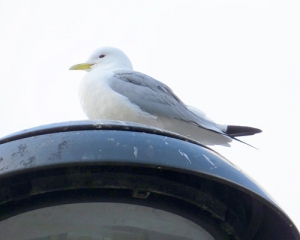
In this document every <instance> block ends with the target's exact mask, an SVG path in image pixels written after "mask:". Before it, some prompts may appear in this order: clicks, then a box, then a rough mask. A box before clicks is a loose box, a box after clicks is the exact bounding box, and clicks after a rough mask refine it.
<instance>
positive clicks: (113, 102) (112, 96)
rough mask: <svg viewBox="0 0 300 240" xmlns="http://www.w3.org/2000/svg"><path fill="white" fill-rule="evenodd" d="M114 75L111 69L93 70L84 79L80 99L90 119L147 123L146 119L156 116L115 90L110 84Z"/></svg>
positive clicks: (80, 89)
mask: <svg viewBox="0 0 300 240" xmlns="http://www.w3.org/2000/svg"><path fill="white" fill-rule="evenodd" d="M112 76H113V73H112V72H110V71H109V72H107V71H102V72H98V71H91V72H89V73H87V74H86V75H85V77H84V78H83V79H82V81H81V84H80V88H79V99H80V103H81V106H82V108H83V110H84V112H85V114H86V115H87V116H88V118H89V119H94V120H96V119H109V120H120V121H132V122H140V123H145V121H144V120H147V119H149V118H150V119H154V118H156V117H155V116H152V115H150V114H148V113H146V112H144V111H142V110H141V109H140V108H139V107H138V106H137V105H135V104H132V103H131V102H130V101H129V100H128V99H127V97H125V96H123V95H121V94H119V93H117V92H115V91H113V90H112V89H111V87H110V86H109V81H112Z"/></svg>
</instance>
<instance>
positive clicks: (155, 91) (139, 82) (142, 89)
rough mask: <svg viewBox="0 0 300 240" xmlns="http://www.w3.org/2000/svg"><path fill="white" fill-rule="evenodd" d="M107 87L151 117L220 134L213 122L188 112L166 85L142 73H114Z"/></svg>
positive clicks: (121, 71) (120, 71) (118, 71)
mask: <svg viewBox="0 0 300 240" xmlns="http://www.w3.org/2000/svg"><path fill="white" fill-rule="evenodd" d="M109 85H110V87H111V88H112V89H113V90H114V91H116V92H118V93H119V94H121V95H123V96H125V97H127V98H128V99H129V100H130V101H131V102H132V103H134V104H136V105H137V106H139V107H140V108H141V109H142V110H144V111H145V112H148V113H150V114H152V115H155V116H164V117H168V118H174V119H178V120H182V121H185V122H191V123H194V124H196V125H198V126H199V127H203V128H206V129H209V130H212V131H215V132H219V133H222V131H221V130H220V129H219V128H217V127H216V125H215V124H214V123H213V122H211V121H209V120H207V119H205V118H203V117H202V116H198V115H196V114H195V113H193V112H191V111H190V110H188V108H187V107H186V105H185V104H184V103H183V102H182V101H181V100H180V99H179V98H178V97H177V96H176V95H175V94H174V93H173V91H172V90H171V89H170V88H169V87H168V86H167V85H165V84H163V83H161V82H159V81H157V80H155V79H154V78H152V77H150V76H147V75H145V74H143V73H140V72H135V71H124V70H117V71H114V76H113V77H112V78H111V79H110V81H109Z"/></svg>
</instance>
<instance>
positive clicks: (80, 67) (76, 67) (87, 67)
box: [69, 63, 94, 70]
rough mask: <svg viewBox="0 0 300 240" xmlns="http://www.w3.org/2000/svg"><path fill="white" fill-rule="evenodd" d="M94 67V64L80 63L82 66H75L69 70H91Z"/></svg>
mask: <svg viewBox="0 0 300 240" xmlns="http://www.w3.org/2000/svg"><path fill="white" fill-rule="evenodd" d="M92 65H94V64H91V63H80V64H76V65H73V66H72V67H70V68H69V70H90V69H91V66H92Z"/></svg>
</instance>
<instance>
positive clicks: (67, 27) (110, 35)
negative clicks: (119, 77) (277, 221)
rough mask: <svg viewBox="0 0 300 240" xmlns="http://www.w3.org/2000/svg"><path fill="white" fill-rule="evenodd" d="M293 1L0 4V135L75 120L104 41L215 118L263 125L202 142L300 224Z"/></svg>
mask: <svg viewBox="0 0 300 240" xmlns="http://www.w3.org/2000/svg"><path fill="white" fill-rule="evenodd" d="M299 26H300V1H299V0H295V1H289V0H287V1H276V0H270V1H267V0H257V1H255V0H252V1H241V0H236V1H234V0H226V1H224V0H222V1H221V0H220V1H218V0H215V1H206V0H197V1H174V0H170V1H167V0H165V1H154V0H151V1H138V0H136V1H121V0H120V1H112V0H109V1H103V0H102V1H87V0H85V1H82V0H80V1H76V0H72V1H66V0H65V1H55V0H52V1H41V0H36V1H16V0H10V1H3V0H2V1H0V34H1V37H0V69H1V71H0V123H1V128H0V137H3V136H5V135H8V134H10V133H13V132H16V131H19V130H23V129H26V128H30V127H34V126H39V125H44V124H48V123H53V122H62V121H70V120H81V119H86V116H85V115H84V113H83V112H82V110H81V107H80V105H79V100H78V96H77V92H78V85H79V82H80V80H81V79H82V77H83V76H84V74H85V72H81V71H68V69H69V67H70V66H71V65H74V64H77V63H81V62H84V61H85V60H86V59H87V58H88V56H89V55H90V53H91V52H92V51H93V50H94V49H95V48H97V47H101V46H114V47H118V48H120V49H122V50H123V51H124V52H125V53H126V54H127V55H128V56H129V58H130V59H131V61H132V63H133V66H134V69H135V70H137V71H140V72H143V73H146V74H148V75H150V76H152V77H154V78H156V79H158V80H160V81H162V82H164V83H165V84H167V85H169V86H170V87H171V88H172V89H173V91H174V92H175V93H176V94H177V95H178V96H179V97H180V98H181V99H182V100H183V101H184V102H185V103H187V104H189V105H193V106H195V107H197V108H199V109H201V110H203V111H204V112H206V113H207V114H208V116H209V117H210V118H212V119H214V120H215V121H216V122H218V123H224V124H235V125H248V126H253V127H258V128H261V129H262V130H263V131H264V132H263V133H262V134H258V135H255V136H251V137H244V138H242V140H244V141H246V142H247V143H250V144H251V145H254V146H255V147H257V148H259V150H255V149H253V148H250V147H248V146H246V145H243V144H241V143H239V142H235V143H233V144H232V147H231V148H225V147H214V149H216V150H217V151H218V152H220V153H221V154H222V155H224V156H225V157H226V158H228V159H229V160H230V161H232V162H233V163H235V164H236V165H238V166H239V167H240V168H242V169H243V171H244V172H246V173H247V174H248V175H250V176H251V177H252V178H253V179H254V180H255V181H256V182H258V183H259V184H260V185H261V186H262V187H263V188H264V189H265V190H266V191H267V192H268V193H270V195H271V196H273V197H274V199H275V200H276V201H277V202H278V204H279V205H280V206H281V207H282V208H283V209H284V211H285V212H286V213H287V214H288V215H289V216H290V218H291V219H292V220H293V221H294V223H295V224H296V225H297V226H298V229H299V228H300V204H299V203H300V194H299V190H300V177H299V175H300V174H299V170H300V158H299V151H298V148H299V139H298V138H299V136H300V127H299V126H300V110H299V103H300V94H299V93H300V27H299Z"/></svg>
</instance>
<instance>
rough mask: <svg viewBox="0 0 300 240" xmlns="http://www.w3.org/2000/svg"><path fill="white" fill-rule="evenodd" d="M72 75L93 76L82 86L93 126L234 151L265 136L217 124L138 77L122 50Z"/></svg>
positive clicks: (107, 52)
mask: <svg viewBox="0 0 300 240" xmlns="http://www.w3.org/2000/svg"><path fill="white" fill-rule="evenodd" d="M70 70H86V71H88V73H87V74H86V75H85V76H84V78H83V79H82V81H81V83H80V88H79V98H80V103H81V106H82V108H83V111H84V112H85V114H86V115H87V117H88V118H89V119H91V120H99V119H106V120H119V121H127V122H134V123H139V124H145V125H150V126H153V127H157V128H160V129H164V130H168V131H171V132H175V133H177V134H180V135H183V136H186V137H189V138H191V139H194V140H196V141H198V142H200V143H202V144H204V145H224V146H230V145H229V143H230V142H231V141H232V139H236V138H235V137H240V136H247V135H253V134H256V133H260V132H261V130H260V129H257V128H252V127H245V126H235V125H222V124H217V123H215V122H213V121H212V120H210V119H209V118H208V117H207V116H206V115H205V113H203V112H202V111H200V110H198V109H196V108H194V107H191V106H187V105H185V104H184V103H183V102H182V101H181V100H180V98H179V97H177V96H176V95H175V94H174V93H173V91H172V90H171V88H169V87H168V86H167V85H165V84H163V83H162V82H160V81H158V80H156V79H154V78H152V77H150V76H148V75H146V74H143V73H141V72H136V71H134V70H133V67H132V64H131V61H130V60H129V58H128V57H127V56H126V55H125V53H123V52H122V51H121V50H119V49H117V48H113V47H102V48H99V49H97V50H95V51H94V52H93V53H92V55H91V56H90V57H89V58H88V60H87V61H86V62H85V63H82V64H77V65H74V66H72V67H71V68H70ZM239 141H240V140H239Z"/></svg>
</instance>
